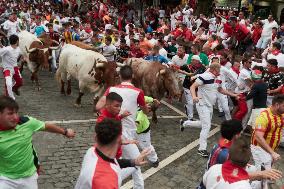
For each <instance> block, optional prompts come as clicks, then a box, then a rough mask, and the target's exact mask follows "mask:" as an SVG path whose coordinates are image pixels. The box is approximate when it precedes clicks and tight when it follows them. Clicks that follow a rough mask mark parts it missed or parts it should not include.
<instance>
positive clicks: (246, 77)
mask: <svg viewBox="0 0 284 189" xmlns="http://www.w3.org/2000/svg"><path fill="white" fill-rule="evenodd" d="M242 64H243V68H242V69H241V71H240V74H239V77H238V82H237V85H238V87H237V88H236V92H237V93H247V92H248V91H250V88H249V85H248V84H249V83H248V82H249V81H250V78H251V76H250V75H251V65H252V60H251V58H243V60H242ZM246 103H247V107H248V112H247V113H246V115H245V117H244V118H243V120H242V124H243V127H244V128H245V127H246V125H247V122H248V120H249V118H250V114H251V109H252V100H248V101H246Z"/></svg>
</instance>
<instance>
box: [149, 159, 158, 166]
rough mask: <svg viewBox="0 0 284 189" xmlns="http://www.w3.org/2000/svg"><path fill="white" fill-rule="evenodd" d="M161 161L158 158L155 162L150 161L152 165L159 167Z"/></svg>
mask: <svg viewBox="0 0 284 189" xmlns="http://www.w3.org/2000/svg"><path fill="white" fill-rule="evenodd" d="M159 163H160V161H159V159H157V161H155V162H150V166H151V167H154V168H157V167H158V166H159Z"/></svg>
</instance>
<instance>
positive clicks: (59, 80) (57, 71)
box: [55, 67, 62, 86]
mask: <svg viewBox="0 0 284 189" xmlns="http://www.w3.org/2000/svg"><path fill="white" fill-rule="evenodd" d="M55 79H56V81H57V82H58V85H59V86H60V84H61V79H62V78H61V69H60V67H59V68H58V69H57V70H56V74H55Z"/></svg>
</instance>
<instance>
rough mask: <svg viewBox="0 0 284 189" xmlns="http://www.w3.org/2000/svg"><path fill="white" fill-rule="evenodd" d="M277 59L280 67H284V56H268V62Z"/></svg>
mask: <svg viewBox="0 0 284 189" xmlns="http://www.w3.org/2000/svg"><path fill="white" fill-rule="evenodd" d="M269 59H276V60H277V62H278V67H284V54H282V53H279V54H278V55H273V54H268V55H267V60H269Z"/></svg>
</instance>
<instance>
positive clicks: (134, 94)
mask: <svg viewBox="0 0 284 189" xmlns="http://www.w3.org/2000/svg"><path fill="white" fill-rule="evenodd" d="M110 92H116V93H117V94H119V95H120V96H121V97H122V99H123V101H122V105H121V110H120V112H121V113H123V112H124V111H126V110H127V111H129V112H130V113H131V115H130V116H127V117H125V118H123V119H122V120H121V122H122V134H123V135H124V136H125V137H126V138H127V139H129V138H130V139H131V138H132V137H133V133H132V132H133V131H134V133H135V134H136V132H135V131H136V124H135V120H136V114H137V109H138V105H139V106H145V100H144V92H143V91H142V90H141V89H138V88H136V87H134V86H133V85H132V84H131V83H128V82H122V83H121V84H120V85H117V86H114V87H110V88H109V89H108V90H107V91H106V93H105V96H106V95H107V94H108V93H110Z"/></svg>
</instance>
